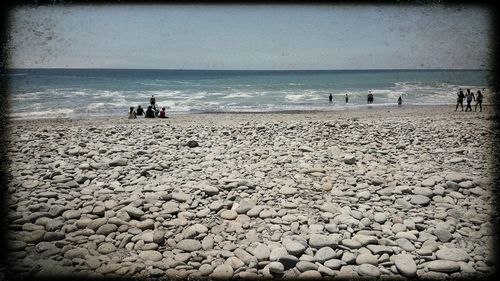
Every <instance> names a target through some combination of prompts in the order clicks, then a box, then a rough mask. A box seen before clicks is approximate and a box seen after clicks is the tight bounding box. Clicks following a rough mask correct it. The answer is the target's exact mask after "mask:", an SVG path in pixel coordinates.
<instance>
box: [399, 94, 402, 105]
mask: <svg viewBox="0 0 500 281" xmlns="http://www.w3.org/2000/svg"><path fill="white" fill-rule="evenodd" d="M402 103H403V98H401V95H400V96H399V98H398V105H401V104H402Z"/></svg>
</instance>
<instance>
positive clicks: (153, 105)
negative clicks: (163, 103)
mask: <svg viewBox="0 0 500 281" xmlns="http://www.w3.org/2000/svg"><path fill="white" fill-rule="evenodd" d="M149 103H151V106H152V107H153V108H154V109H156V98H155V96H151V98H150V99H149Z"/></svg>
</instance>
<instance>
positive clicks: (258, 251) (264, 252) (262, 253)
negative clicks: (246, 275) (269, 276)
mask: <svg viewBox="0 0 500 281" xmlns="http://www.w3.org/2000/svg"><path fill="white" fill-rule="evenodd" d="M270 254H271V251H270V250H269V248H268V247H267V246H266V245H264V244H259V245H257V247H255V249H254V250H253V255H254V256H255V257H256V258H257V259H258V260H259V261H264V260H268V259H269V255H270Z"/></svg>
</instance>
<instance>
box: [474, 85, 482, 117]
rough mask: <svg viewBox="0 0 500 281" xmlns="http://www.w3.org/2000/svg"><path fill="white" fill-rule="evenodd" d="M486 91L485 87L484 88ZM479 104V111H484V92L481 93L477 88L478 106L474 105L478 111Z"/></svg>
mask: <svg viewBox="0 0 500 281" xmlns="http://www.w3.org/2000/svg"><path fill="white" fill-rule="evenodd" d="M483 92H484V88H483ZM478 104H479V112H482V111H483V94H482V93H481V91H480V90H477V96H476V106H475V107H474V111H477V105H478Z"/></svg>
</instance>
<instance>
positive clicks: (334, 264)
mask: <svg viewBox="0 0 500 281" xmlns="http://www.w3.org/2000/svg"><path fill="white" fill-rule="evenodd" d="M344 264H345V263H344V262H343V261H341V260H337V259H331V260H327V261H325V263H324V265H325V266H326V267H328V268H330V269H333V270H338V269H340V268H341V267H342V265H344Z"/></svg>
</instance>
